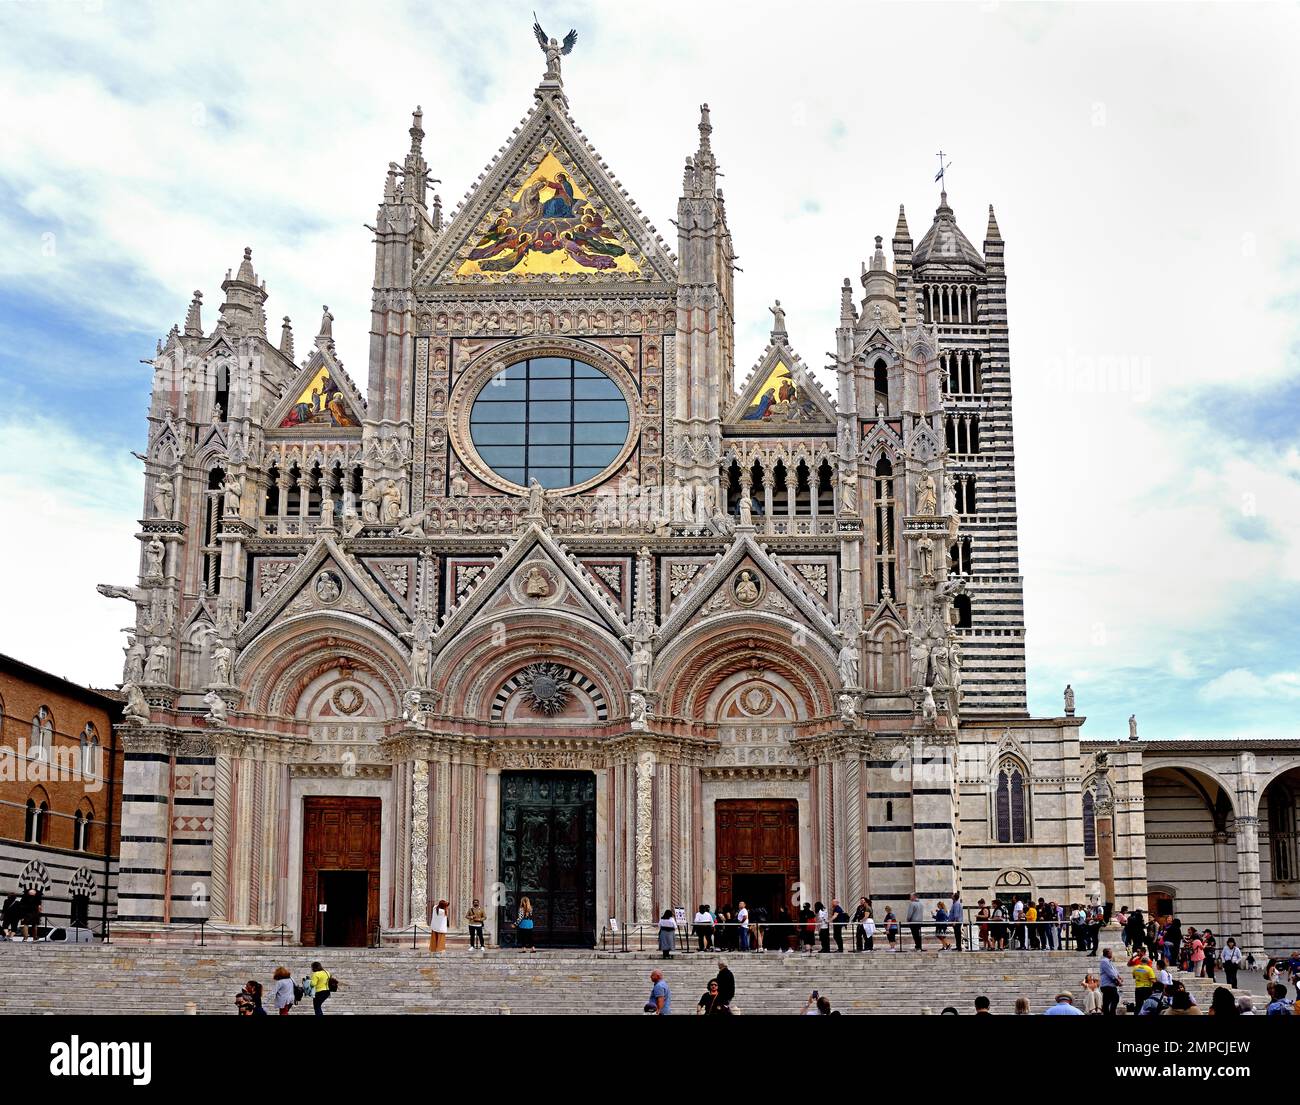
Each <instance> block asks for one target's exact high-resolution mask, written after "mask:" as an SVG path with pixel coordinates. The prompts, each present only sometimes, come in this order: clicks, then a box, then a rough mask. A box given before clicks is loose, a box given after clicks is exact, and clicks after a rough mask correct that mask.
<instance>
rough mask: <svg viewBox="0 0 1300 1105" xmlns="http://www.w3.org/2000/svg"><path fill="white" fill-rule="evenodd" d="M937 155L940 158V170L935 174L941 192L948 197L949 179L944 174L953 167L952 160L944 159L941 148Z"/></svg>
mask: <svg viewBox="0 0 1300 1105" xmlns="http://www.w3.org/2000/svg"><path fill="white" fill-rule="evenodd" d="M937 156H938V158H939V171H938V172H937V173H935V174H934V179H935V180H936V181H937V182H938V185H939V194H940V195H942V196H945V197H946V196H947V195H948V181H947V179H946V178H945V176H944V174H945V173H946V172H947V171H948V170H949V169H950V168H952V162H951V161H944V159H943V156H944V155H943V150H940V151H939V153H938V154H937Z"/></svg>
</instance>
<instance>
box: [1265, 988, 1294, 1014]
mask: <svg viewBox="0 0 1300 1105" xmlns="http://www.w3.org/2000/svg"><path fill="white" fill-rule="evenodd" d="M1268 994H1269V997H1271V998H1272V999H1273V1000H1272V1001H1270V1002H1269V1003H1268V1012H1267V1013H1266V1014H1265V1015H1266V1016H1269V1017H1289V1016H1291V1014H1292V1009H1291V1003H1290V1002H1289V1001H1287V1000H1286V983H1285V982H1275V983H1273V984H1272V985H1271V986H1270V987H1269V988H1268Z"/></svg>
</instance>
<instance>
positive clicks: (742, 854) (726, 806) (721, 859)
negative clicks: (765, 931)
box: [692, 798, 799, 908]
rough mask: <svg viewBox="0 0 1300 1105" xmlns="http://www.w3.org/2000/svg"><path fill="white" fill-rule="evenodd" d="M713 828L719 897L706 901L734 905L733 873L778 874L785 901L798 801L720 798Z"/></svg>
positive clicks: (791, 877) (795, 855)
mask: <svg viewBox="0 0 1300 1105" xmlns="http://www.w3.org/2000/svg"><path fill="white" fill-rule="evenodd" d="M714 828H715V832H716V837H715V842H716V849H715V852H716V856H717V873H718V900H717V902H711V903H709V904H710V905H713V906H715V907H716V906H722V905H735V904H736V903H735V880H736V877H737V876H753V875H777V876H780V877H781V878H782V880H783V887H782V893H781V899H782V901H783V902H785V903H787V907H788V903H789V897H790V890H791V888H792V887H793V885H794V884H795V883H796V882H798V881H799V803H798V802H796V801H795V800H794V799H786V798H764V799H727V800H724V801H720V802H718V803H717V805H716V807H715V811H714ZM695 904H698V903H693V904H692V908H694V905H695Z"/></svg>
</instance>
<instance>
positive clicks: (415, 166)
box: [385, 104, 429, 207]
mask: <svg viewBox="0 0 1300 1105" xmlns="http://www.w3.org/2000/svg"><path fill="white" fill-rule="evenodd" d="M410 134H411V149H410V152H409V153H408V154H407V155H406V163H405V165H404V166H403V167H402V191H403V193H404V195H405V196H406V198H407V199H408V200H411V201H413V202H415V203H417V204H419V206H421V207H423V206H424V196H425V189H426V188H427V187H428V184H429V163H428V162H427V161H425V160H424V111H423V110H422V109H421V108H420V105H419V104H416V105H415V110H414V111H413V112H412V113H411V130H410ZM385 199H387V191H385ZM388 202H390V203H391V202H392V201H391V200H389V201H388Z"/></svg>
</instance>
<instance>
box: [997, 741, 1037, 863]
mask: <svg viewBox="0 0 1300 1105" xmlns="http://www.w3.org/2000/svg"><path fill="white" fill-rule="evenodd" d="M1027 774H1028V773H1027V772H1026V771H1025V767H1024V765H1023V764H1022V763H1021V762H1020V761H1019V760H1017V759H1014V758H1013V757H1010V756H1008V757H1006V758H1005V759H1004V760H1002V762H1001V763H1000V764H999V765H998V770H997V774H996V775H995V776H994V778H993V826H994V838H995V839H996V840H997V842H998V843H999V844H1024V843H1025V841H1026V840H1028V839H1029V831H1028V830H1029V810H1028V794H1027V793H1026V776H1027Z"/></svg>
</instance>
